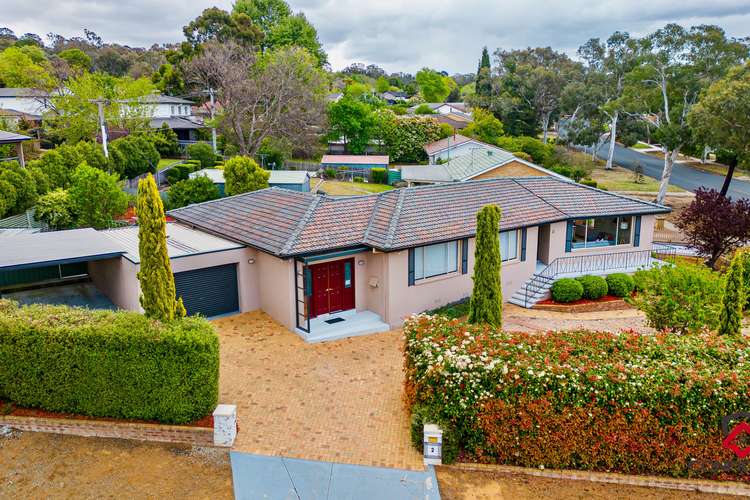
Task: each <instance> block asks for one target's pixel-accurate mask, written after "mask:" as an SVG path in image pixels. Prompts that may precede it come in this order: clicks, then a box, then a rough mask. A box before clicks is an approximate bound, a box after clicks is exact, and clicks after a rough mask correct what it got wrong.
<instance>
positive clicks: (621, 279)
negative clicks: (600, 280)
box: [607, 273, 635, 297]
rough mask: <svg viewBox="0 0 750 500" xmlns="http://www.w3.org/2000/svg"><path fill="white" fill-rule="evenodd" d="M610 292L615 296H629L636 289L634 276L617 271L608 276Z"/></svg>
mask: <svg viewBox="0 0 750 500" xmlns="http://www.w3.org/2000/svg"><path fill="white" fill-rule="evenodd" d="M607 288H608V289H609V294H610V295H614V296H615V297H629V296H630V295H631V294H632V293H633V290H634V289H635V281H634V280H633V277H632V276H630V275H629V274H625V273H615V274H610V275H609V276H607Z"/></svg>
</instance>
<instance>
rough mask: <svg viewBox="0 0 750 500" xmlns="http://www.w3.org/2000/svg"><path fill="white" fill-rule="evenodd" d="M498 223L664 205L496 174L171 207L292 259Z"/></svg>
mask: <svg viewBox="0 0 750 500" xmlns="http://www.w3.org/2000/svg"><path fill="white" fill-rule="evenodd" d="M489 204H495V205H498V206H499V207H500V208H501V209H502V211H503V217H502V221H501V224H500V227H501V229H504V230H505V229H514V228H520V227H527V226H535V225H539V224H546V223H550V222H557V221H561V220H566V219H574V218H589V217H597V216H604V215H636V214H657V213H666V212H668V211H669V209H668V208H666V207H663V206H660V205H655V204H653V203H648V202H645V201H641V200H637V199H634V198H628V197H626V196H621V195H617V194H613V193H608V192H605V191H601V190H598V189H595V188H590V187H587V186H583V185H580V184H575V183H573V182H569V181H566V180H561V179H558V178H555V177H517V178H497V179H487V180H482V181H471V182H461V183H449V184H437V185H432V186H420V187H416V188H404V189H398V190H393V191H386V192H384V193H380V194H372V195H365V196H351V197H341V198H332V197H327V196H318V195H314V194H311V193H300V192H296V191H289V190H284V189H279V188H269V189H264V190H261V191H255V192H252V193H245V194H241V195H237V196H232V197H229V198H223V199H220V200H213V201H208V202H205V203H200V204H197V205H190V206H187V207H184V208H180V209H177V210H172V211H170V212H169V215H171V216H172V217H174V218H175V219H177V220H178V221H180V222H182V223H185V224H188V225H194V226H195V227H197V228H199V229H203V230H205V231H208V232H211V233H214V234H217V235H219V236H222V237H225V238H228V239H231V240H233V241H237V242H240V243H244V244H246V245H249V246H251V247H255V248H259V249H261V250H264V251H266V252H269V253H272V254H274V255H277V256H280V257H291V256H294V255H303V254H310V253H317V252H325V251H329V250H335V249H341V248H347V247H353V246H359V245H365V246H369V247H372V248H377V249H379V250H384V251H390V250H399V249H403V248H409V247H413V246H419V245H425V244H429V243H435V242H439V241H446V240H451V239H459V238H465V237H470V236H474V235H475V233H476V214H477V212H478V211H479V209H481V208H482V207H483V206H485V205H489Z"/></svg>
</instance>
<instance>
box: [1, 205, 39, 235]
mask: <svg viewBox="0 0 750 500" xmlns="http://www.w3.org/2000/svg"><path fill="white" fill-rule="evenodd" d="M35 213H36V210H35V209H33V208H30V209H28V210H26V211H25V212H24V213H22V214H16V215H11V216H9V217H5V218H4V219H0V237H2V236H12V235H16V234H22V233H38V232H40V231H47V230H48V226H47V224H46V223H44V222H42V221H39V220H37V219H36V217H35Z"/></svg>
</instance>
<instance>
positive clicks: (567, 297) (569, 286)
mask: <svg viewBox="0 0 750 500" xmlns="http://www.w3.org/2000/svg"><path fill="white" fill-rule="evenodd" d="M581 297H583V285H582V284H581V282H580V281H577V280H575V279H573V278H560V279H559V280H557V281H555V282H554V283H552V300H554V301H555V302H563V303H568V302H575V301H576V300H579V299H580V298H581Z"/></svg>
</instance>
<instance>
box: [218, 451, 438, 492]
mask: <svg viewBox="0 0 750 500" xmlns="http://www.w3.org/2000/svg"><path fill="white" fill-rule="evenodd" d="M230 460H231V463H232V476H233V482H234V496H235V498H236V499H238V500H244V499H253V500H254V499H260V498H269V499H277V498H278V499H295V500H296V499H300V500H308V499H310V500H339V499H342V500H348V499H352V500H354V499H357V500H360V499H361V500H369V499H381V498H388V499H392V500H402V499H403V500H412V499H413V500H416V499H420V500H439V499H440V492H439V490H438V483H437V478H436V476H435V469H434V468H432V467H430V468H429V469H427V470H425V471H409V470H403V469H387V468H383V467H367V466H362V465H348V464H339V463H333V462H316V461H312V460H300V459H293V458H284V457H271V456H263V455H251V454H248V453H238V452H232V453H231V454H230Z"/></svg>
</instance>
